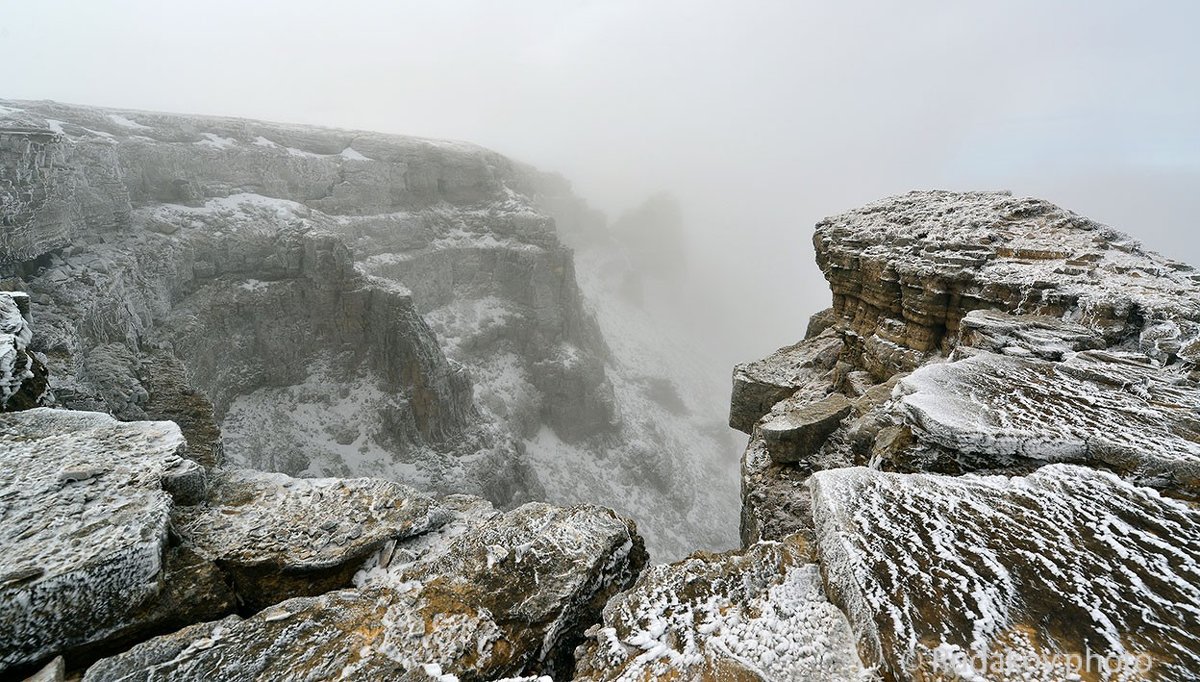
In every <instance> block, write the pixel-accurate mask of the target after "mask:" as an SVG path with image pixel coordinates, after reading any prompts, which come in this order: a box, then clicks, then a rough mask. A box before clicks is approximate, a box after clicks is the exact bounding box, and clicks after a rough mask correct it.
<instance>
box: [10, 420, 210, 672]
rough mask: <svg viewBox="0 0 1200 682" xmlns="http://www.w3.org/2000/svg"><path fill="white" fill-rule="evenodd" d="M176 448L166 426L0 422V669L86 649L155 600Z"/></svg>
mask: <svg viewBox="0 0 1200 682" xmlns="http://www.w3.org/2000/svg"><path fill="white" fill-rule="evenodd" d="M183 448H184V440H183V437H182V436H181V435H180V433H179V428H178V427H177V426H175V425H174V424H171V423H169V422H132V423H119V422H117V421H116V420H114V419H113V418H112V417H109V416H108V415H103V414H96V413H85V412H64V411H58V410H49V409H46V408H37V409H33V410H27V411H24V412H16V413H11V414H6V415H3V416H0V469H3V470H4V471H6V472H9V473H8V475H7V477H6V478H5V479H4V480H2V481H0V501H2V502H0V505H2V506H0V513H2V514H3V517H4V523H3V524H0V641H4V642H6V643H7V644H6V646H5V647H4V649H3V651H0V671H3V670H7V669H9V668H11V667H14V666H23V665H28V664H31V663H35V662H38V661H41V660H43V659H45V658H46V657H48V656H50V655H52V654H58V653H66V652H70V651H72V650H75V649H79V648H81V647H84V646H91V645H96V644H97V643H99V642H102V641H104V640H105V639H106V638H109V637H111V636H114V635H115V634H116V633H118V632H119V631H121V630H122V629H123V628H127V627H129V626H130V625H131V624H133V623H134V622H136V620H137V619H138V618H139V613H140V611H141V610H142V609H144V608H146V606H147V605H148V604H149V603H151V602H153V601H154V600H156V599H157V598H158V596H159V595H160V593H161V592H162V591H163V589H164V584H163V556H164V552H165V551H166V547H167V537H168V528H169V524H170V513H171V510H172V507H173V501H172V499H171V496H170V493H169V492H168V491H167V490H166V489H165V486H164V480H165V479H167V478H169V477H171V476H173V475H174V472H175V471H176V470H178V469H179V468H181V467H186V466H187V464H188V462H187V460H186V459H184V458H183V456H182V454H181V452H182V450H183ZM64 472H67V475H65V476H64ZM70 472H86V473H82V474H71V473H70Z"/></svg>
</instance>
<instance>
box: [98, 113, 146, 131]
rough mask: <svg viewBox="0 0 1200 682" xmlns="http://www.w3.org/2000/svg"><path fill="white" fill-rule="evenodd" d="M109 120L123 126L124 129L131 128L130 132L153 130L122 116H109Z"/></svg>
mask: <svg viewBox="0 0 1200 682" xmlns="http://www.w3.org/2000/svg"><path fill="white" fill-rule="evenodd" d="M108 120H110V121H112V122H113V123H115V124H117V125H119V126H121V127H122V128H129V129H130V130H150V129H151V128H150V126H147V125H142V124H141V123H138V122H137V121H134V120H130V119H128V118H126V117H124V116H122V115H120V114H109V115H108Z"/></svg>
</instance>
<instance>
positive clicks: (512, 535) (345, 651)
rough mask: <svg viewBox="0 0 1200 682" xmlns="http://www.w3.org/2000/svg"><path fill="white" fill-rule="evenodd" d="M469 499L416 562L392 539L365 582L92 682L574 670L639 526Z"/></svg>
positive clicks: (224, 626) (630, 569)
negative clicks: (489, 506)
mask: <svg viewBox="0 0 1200 682" xmlns="http://www.w3.org/2000/svg"><path fill="white" fill-rule="evenodd" d="M458 502H459V503H461V504H459V510H458V511H457V513H456V515H455V516H456V518H455V519H454V520H453V521H452V522H451V524H450V525H452V526H453V525H456V524H458V525H459V526H460V527H459V528H458V529H457V530H455V531H453V532H450V533H447V534H442V535H438V534H431V538H430V539H426V540H420V539H417V540H418V541H420V542H421V543H422V552H421V553H419V554H418V555H417V556H416V557H415V558H414V560H412V561H408V560H405V559H403V558H401V556H400V555H398V554H395V553H394V547H395V545H393V546H392V547H389V548H385V549H384V550H381V551H380V553H378V554H377V555H376V556H375V557H374V558H373V559H372V560H371V561H369V562H368V563H367V567H366V569H365V570H364V572H363V573H362V574H361V575H360V576H359V578H358V579H357V580H356V583H357V584H358V585H359V586H360V587H359V588H358V589H352V590H340V591H333V592H328V593H326V594H323V595H321V596H318V597H305V598H296V599H290V600H288V601H284V602H281V603H279V604H276V605H274V606H271V607H269V608H266V609H265V610H263V611H260V612H258V613H257V614H255V615H253V616H250V617H248V618H246V619H244V620H240V619H236V618H230V619H226V620H224V621H221V622H219V623H209V624H204V625H198V626H195V627H192V628H188V629H186V630H182V631H180V632H177V633H175V634H172V635H167V636H164V637H159V638H156V639H153V640H150V641H148V642H146V643H143V644H141V645H139V646H137V647H134V648H133V649H132V650H130V651H128V652H126V653H124V654H120V655H118V656H115V657H112V658H109V659H105V660H102V661H100V662H98V663H96V664H95V665H94V666H92V667H91V668H90V669H89V670H88V672H87V675H86V676H85V679H86V680H116V679H152V678H154V677H156V676H166V677H170V678H172V679H189V680H201V679H230V678H231V677H244V678H257V679H297V678H304V679H331V678H341V679H364V680H365V679H383V678H386V679H414V680H416V679H443V678H441V677H440V676H442V675H447V676H450V675H453V676H455V677H453V678H451V677H445V678H444V679H459V680H463V681H464V682H465V681H467V680H481V681H482V680H493V679H498V678H503V677H506V676H517V675H530V674H538V673H541V672H545V673H547V674H550V675H556V676H559V677H562V676H565V675H568V674H569V672H570V669H571V667H572V664H573V662H572V659H571V651H572V650H573V648H574V646H575V644H576V643H577V642H578V641H579V639H580V638H581V637H582V631H583V630H584V629H586V628H587V627H588V626H589V625H590V624H591V623H593V622H595V620H597V619H598V617H599V609H600V607H601V606H602V605H603V603H604V602H605V601H607V599H608V598H609V597H610V596H612V595H613V594H614V593H616V592H617V591H619V590H621V589H623V588H625V587H627V586H628V585H629V584H630V583H632V582H633V580H634V578H635V577H636V575H637V573H638V572H639V571H640V569H641V566H642V564H643V563H644V561H645V552H644V550H643V549H642V547H641V540H640V538H639V537H638V536H637V534H636V532H635V531H634V529H633V524H632V522H630V521H628V520H625V519H621V518H620V517H618V516H616V515H615V514H613V513H612V512H611V511H608V510H605V509H599V508H594V507H574V508H571V509H563V508H557V507H551V506H549V505H544V504H529V505H525V506H523V507H520V508H518V509H516V510H514V511H511V512H508V513H504V514H495V513H492V514H491V515H490V516H489V515H488V512H487V511H486V510H484V509H480V508H479V507H478V506H477V505H475V504H474V503H470V502H468V501H466V500H461V499H460V500H459V501H458ZM452 506H453V505H452ZM481 517H482V518H481ZM405 544H408V545H409V549H412V542H406V541H404V540H403V539H401V540H400V542H399V543H398V545H401V546H402V545H405ZM434 670H436V674H434V672H433V671H434ZM424 675H431V677H430V678H427V677H425V676H424Z"/></svg>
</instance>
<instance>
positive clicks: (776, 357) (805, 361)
mask: <svg viewBox="0 0 1200 682" xmlns="http://www.w3.org/2000/svg"><path fill="white" fill-rule="evenodd" d="M841 351H842V339H840V338H839V337H838V336H837V335H836V334H826V333H824V332H822V333H821V334H819V335H818V336H816V337H815V338H812V339H808V340H805V341H801V342H800V343H798V344H796V345H794V346H788V347H787V348H780V349H779V350H777V351H775V353H774V354H772V355H770V356H768V357H766V358H763V359H762V360H757V361H755V362H749V363H746V364H743V365H738V366H737V367H735V368H734V370H733V396H732V398H731V399H730V409H729V425H730V426H731V427H733V428H735V429H737V430H739V431H744V432H746V433H750V431H751V429H753V428H754V423H755V422H757V421H758V420H759V418H760V417H762V416H763V415H764V414H766V413H767V412H769V411H770V410H771V407H772V406H774V405H775V404H776V403H778V402H779V401H781V400H783V399H784V398H788V397H791V396H792V395H793V394H794V393H796V391H797V390H799V389H800V388H802V387H803V386H805V385H806V384H809V383H811V382H813V380H814V379H816V378H817V377H819V376H821V375H822V374H824V373H825V372H827V371H828V370H830V369H832V368H833V364H834V361H835V360H836V359H837V356H838V354H839V353H840V352H841Z"/></svg>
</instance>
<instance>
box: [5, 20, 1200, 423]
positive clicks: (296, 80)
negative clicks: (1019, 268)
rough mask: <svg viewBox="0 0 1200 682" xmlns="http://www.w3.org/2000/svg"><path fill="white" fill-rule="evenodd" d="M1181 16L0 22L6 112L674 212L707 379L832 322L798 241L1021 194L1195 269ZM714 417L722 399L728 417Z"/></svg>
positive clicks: (1193, 51)
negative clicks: (519, 183) (552, 177)
mask: <svg viewBox="0 0 1200 682" xmlns="http://www.w3.org/2000/svg"><path fill="white" fill-rule="evenodd" d="M1197 26H1200V4H1198V3H1194V2H1174V3H1172V2H1156V3H1135V2H1100V1H1096V0H1091V1H1084V0H1079V1H1075V2H1068V1H1065V0H1064V1H1053V0H1049V1H1048V0H1029V1H1009V2H991V3H977V2H882V1H881V2H838V3H834V2H798V1H791V2H726V3H712V2H696V1H694V0H688V1H659V2H648V1H646V0H640V1H625V0H620V1H608V2H567V1H564V0H546V1H538V2H523V1H519V0H510V1H507V2H493V1H490V0H474V1H468V2H456V1H434V0H424V1H421V2H388V1H383V0H380V1H378V2H370V3H367V2H346V1H343V2H328V1H321V2H313V1H309V0H304V1H298V0H275V1H271V2H254V3H251V2H244V1H221V2H162V1H161V0H152V1H150V0H139V1H132V0H131V1H125V2H103V3H101V2H94V1H93V0H84V1H75V2H56V1H49V0H47V1H38V2H30V1H28V0H0V95H2V96H5V97H10V98H20V99H41V98H46V99H56V100H61V101H68V102H77V103H82V104H94V105H107V106H117V107H126V108H136V109H150V110H162V111H173V112H184V113H208V114H220V115H234V116H244V117H250V118H262V119H269V120H281V121H294V122H306V123H315V124H323V125H332V126H338V127H348V128H364V129H373V130H380V131H388V132H396V133H405V134H415V135H423V136H431V137H446V138H454V139H463V140H470V141H473V142H477V143H480V144H483V145H485V146H489V147H491V148H493V149H496V150H498V151H501V152H503V153H506V154H508V155H510V156H513V157H516V158H519V159H522V160H525V161H528V162H531V163H533V164H535V165H537V166H539V167H541V168H544V169H548V170H556V171H560V172H562V173H563V174H564V175H565V176H567V177H568V178H570V179H571V180H572V181H573V182H574V184H575V187H576V189H577V191H578V192H579V193H580V194H582V195H583V196H585V197H586V198H588V199H589V200H590V201H591V202H592V203H593V204H594V205H596V206H598V207H600V208H603V209H605V210H606V211H608V212H609V214H610V216H611V217H615V216H616V215H617V214H618V213H619V212H620V211H621V210H623V209H625V208H628V207H630V206H632V205H635V204H637V203H640V202H641V200H642V199H644V198H645V197H647V196H649V195H651V194H653V193H655V192H658V191H660V190H666V191H670V192H672V193H673V194H674V195H675V196H676V197H677V198H678V199H679V200H680V202H681V204H682V207H683V210H684V212H685V216H686V219H687V226H688V230H689V244H688V248H689V251H690V253H689V255H690V258H691V263H692V271H693V274H694V275H695V284H694V285H693V287H692V290H691V295H690V301H689V302H688V306H687V311H688V312H690V313H691V314H692V320H693V322H694V325H693V329H696V330H699V331H697V332H696V333H697V335H698V336H703V337H705V338H706V339H707V340H708V342H709V345H710V347H711V350H712V351H713V353H714V355H715V358H716V359H715V361H714V372H720V373H722V374H727V372H728V369H729V366H730V365H731V364H732V363H733V362H735V361H737V360H745V359H750V358H753V357H757V356H760V355H762V354H765V353H766V352H768V351H770V350H772V349H774V348H775V347H777V346H780V345H784V344H786V343H790V342H792V341H794V340H795V339H796V338H797V337H798V336H799V334H800V333H801V332H802V330H803V328H804V324H805V320H806V318H807V316H808V314H810V313H812V312H815V311H816V310H818V309H820V308H823V307H825V306H827V305H828V291H827V289H826V287H825V283H824V281H823V280H822V278H821V277H820V274H819V272H818V271H817V270H816V268H815V266H814V265H813V257H812V248H811V245H810V242H809V237H810V233H811V226H812V225H813V223H815V222H816V221H817V220H818V219H819V218H821V217H822V216H824V215H827V214H830V213H834V212H837V211H840V210H843V209H847V208H850V207H853V206H855V205H857V204H861V203H863V202H866V201H869V200H872V199H875V198H879V197H882V196H885V195H888V194H894V193H898V192H903V191H906V190H908V189H915V188H929V187H945V188H962V189H966V188H1009V189H1012V190H1013V191H1015V192H1017V193H1021V194H1034V195H1040V196H1044V197H1046V198H1049V199H1051V200H1053V201H1055V202H1057V203H1060V204H1062V205H1064V206H1066V207H1068V208H1071V209H1073V210H1076V211H1078V212H1081V213H1084V214H1087V215H1089V216H1091V217H1093V218H1096V219H1098V220H1101V221H1104V222H1108V223H1110V224H1113V225H1115V226H1117V227H1119V228H1121V229H1123V230H1125V231H1127V232H1130V233H1132V234H1134V235H1135V236H1137V237H1139V238H1141V239H1142V240H1143V241H1144V242H1145V243H1146V244H1147V245H1149V246H1150V247H1152V248H1155V249H1157V250H1161V251H1163V252H1165V253H1167V254H1168V255H1171V256H1173V257H1176V258H1179V259H1182V260H1188V261H1190V262H1193V263H1200V237H1198V236H1197V230H1196V226H1195V225H1194V221H1195V216H1197V215H1198V214H1200V192H1198V191H1197V190H1198V189H1200V182H1198V180H1200V131H1198V130H1197V122H1198V121H1200V82H1198V81H1200V78H1198V72H1200V41H1197V40H1195V30H1196V27H1197ZM724 398H725V396H714V397H713V399H714V400H724Z"/></svg>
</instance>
